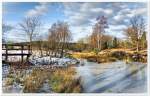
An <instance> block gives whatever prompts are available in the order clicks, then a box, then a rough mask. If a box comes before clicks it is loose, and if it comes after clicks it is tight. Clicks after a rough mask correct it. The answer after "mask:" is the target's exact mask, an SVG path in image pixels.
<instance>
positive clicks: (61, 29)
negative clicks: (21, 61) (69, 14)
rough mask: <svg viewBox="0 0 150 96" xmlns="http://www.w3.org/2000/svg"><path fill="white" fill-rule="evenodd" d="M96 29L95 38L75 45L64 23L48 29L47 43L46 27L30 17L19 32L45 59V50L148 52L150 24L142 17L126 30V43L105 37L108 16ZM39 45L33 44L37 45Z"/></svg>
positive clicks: (93, 34)
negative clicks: (42, 31)
mask: <svg viewBox="0 0 150 96" xmlns="http://www.w3.org/2000/svg"><path fill="white" fill-rule="evenodd" d="M96 21H97V22H96V23H95V24H94V25H93V29H92V34H91V35H90V36H88V37H86V38H81V39H79V40H78V42H76V43H75V44H72V45H71V43H70V41H71V40H72V33H71V31H70V29H69V24H68V23H67V22H64V21H57V22H56V23H53V24H52V25H51V26H50V28H49V29H48V36H47V38H46V39H45V40H43V38H42V36H40V35H38V33H39V30H40V28H41V26H42V23H41V20H40V18H39V17H26V18H25V19H24V20H23V21H22V22H21V23H19V30H21V31H22V32H24V33H25V35H26V36H27V38H28V40H29V43H30V45H31V48H32V49H33V48H36V49H38V50H40V53H41V56H42V55H43V50H44V51H46V52H47V54H49V55H50V54H54V55H55V56H56V55H59V57H63V56H64V52H65V51H66V50H73V51H84V50H98V51H101V50H104V49H109V48H133V49H136V51H139V50H141V49H146V48H147V39H146V34H147V32H146V31H145V28H146V22H145V20H144V18H143V17H142V16H141V15H138V16H134V17H133V18H131V19H130V22H129V23H130V24H129V25H128V26H127V28H126V29H123V31H124V35H125V36H126V39H125V40H123V39H119V38H117V37H113V36H110V35H106V34H105V29H106V28H109V25H108V20H107V18H106V17H105V16H99V17H98V18H97V19H96ZM11 28H13V27H10V26H8V25H7V26H6V25H5V24H3V26H2V29H3V38H2V39H3V40H4V37H5V36H4V33H6V32H7V31H9V30H11ZM35 40H36V41H37V42H33V41H35Z"/></svg>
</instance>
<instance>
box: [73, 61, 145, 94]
mask: <svg viewBox="0 0 150 96" xmlns="http://www.w3.org/2000/svg"><path fill="white" fill-rule="evenodd" d="M83 62H84V65H83V66H79V67H76V70H77V75H78V76H80V77H81V84H82V87H83V93H145V92H146V91H147V64H141V63H138V62H132V63H130V64H126V63H125V62H123V61H117V62H111V63H101V64H98V63H95V62H88V61H87V60H83Z"/></svg>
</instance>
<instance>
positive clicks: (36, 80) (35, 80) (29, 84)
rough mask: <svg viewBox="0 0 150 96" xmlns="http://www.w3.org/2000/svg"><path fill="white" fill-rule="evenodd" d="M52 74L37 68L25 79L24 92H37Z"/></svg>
mask: <svg viewBox="0 0 150 96" xmlns="http://www.w3.org/2000/svg"><path fill="white" fill-rule="evenodd" d="M49 76H50V72H49V71H47V70H42V69H39V68H35V69H33V70H32V73H31V74H29V75H28V76H27V77H26V78H25V80H24V83H23V85H24V92H25V93H35V92H37V91H38V90H39V88H40V87H41V86H42V85H43V83H44V81H45V80H46V79H47V78H48V77H49Z"/></svg>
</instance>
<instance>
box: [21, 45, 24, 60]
mask: <svg viewBox="0 0 150 96" xmlns="http://www.w3.org/2000/svg"><path fill="white" fill-rule="evenodd" d="M23 48H24V46H23V45H21V62H23Z"/></svg>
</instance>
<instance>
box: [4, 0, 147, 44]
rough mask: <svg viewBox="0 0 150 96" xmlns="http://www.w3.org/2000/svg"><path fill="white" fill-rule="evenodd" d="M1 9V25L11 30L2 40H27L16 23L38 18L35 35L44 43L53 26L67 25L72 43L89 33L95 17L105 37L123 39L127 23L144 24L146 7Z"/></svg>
mask: <svg viewBox="0 0 150 96" xmlns="http://www.w3.org/2000/svg"><path fill="white" fill-rule="evenodd" d="M2 8H3V9H2V13H3V16H2V22H3V23H4V24H7V25H10V26H12V27H13V29H12V30H10V31H9V32H7V34H5V37H6V39H7V40H8V41H14V42H22V41H27V37H26V36H25V35H22V31H21V30H19V23H21V22H22V21H23V19H24V18H26V17H32V16H40V18H41V19H40V20H41V21H42V26H41V29H40V31H39V35H42V37H43V38H44V39H45V38H47V36H48V29H49V28H50V27H51V25H52V24H53V23H55V22H57V21H65V22H68V24H69V28H70V31H71V32H72V37H73V39H72V41H73V42H76V41H78V40H79V39H81V38H84V37H87V36H89V35H90V34H91V33H92V27H93V25H94V24H95V23H96V18H97V17H98V16H102V15H104V16H105V17H106V18H107V22H108V26H109V28H107V29H106V30H105V34H107V35H111V36H113V37H117V38H125V35H124V34H123V30H124V29H126V28H127V27H128V26H129V20H130V19H131V18H133V17H134V16H135V15H142V16H143V17H144V19H145V21H147V4H146V3H144V2H130V3H129V2H99V3H98V2H96V3H88V2H84V3H82V2H80V3H73V2H72V3H61V2H60V3H54V2H53V3H52V2H51V3H50V2H49V3H46V2H3V3H2Z"/></svg>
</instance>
